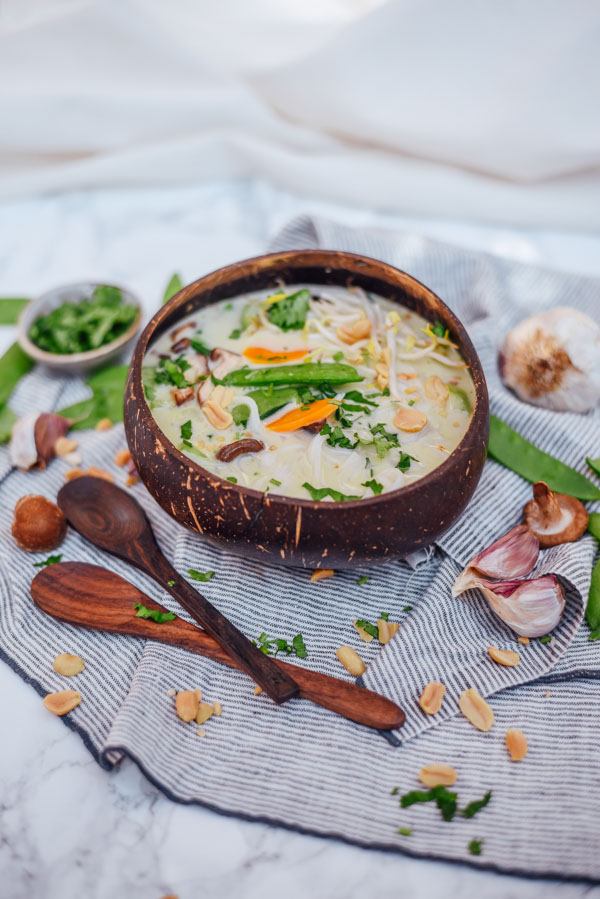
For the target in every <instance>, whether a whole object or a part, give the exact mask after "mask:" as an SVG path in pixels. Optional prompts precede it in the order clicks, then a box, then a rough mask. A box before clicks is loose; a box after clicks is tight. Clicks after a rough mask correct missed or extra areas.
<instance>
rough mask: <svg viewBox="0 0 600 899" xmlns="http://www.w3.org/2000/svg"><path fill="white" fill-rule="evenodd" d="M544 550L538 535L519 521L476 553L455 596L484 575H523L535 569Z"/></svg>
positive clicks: (502, 576)
mask: <svg viewBox="0 0 600 899" xmlns="http://www.w3.org/2000/svg"><path fill="white" fill-rule="evenodd" d="M539 552H540V544H539V541H538V539H537V537H536V536H535V535H534V534H532V533H531V531H530V530H529V528H528V527H527V525H525V524H518V525H516V527H514V528H511V529H510V531H508V533H506V534H504V536H502V537H500V538H499V539H498V540H496V541H495V543H492V545H491V546H488V547H487V549H483V550H482V551H481V552H480V553H478V554H477V555H476V556H474V557H473V558H472V559H471V561H470V562H469V563H468V565H467V567H466V568H465V570H464V571H463V572H461V574H459V576H458V577H457V579H456V581H455V582H454V586H453V588H452V595H453V596H458V595H459V594H460V593H464V591H465V590H469V589H471V587H472V586H473V580H474V579H475V580H477V579H478V577H479V576H480V575H485V576H486V577H495V578H500V579H506V578H515V577H522V576H523V575H525V574H529V572H530V571H532V569H533V566H534V565H535V563H536V562H537V558H538V555H539Z"/></svg>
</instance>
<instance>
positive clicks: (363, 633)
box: [311, 572, 373, 643]
mask: <svg viewBox="0 0 600 899" xmlns="http://www.w3.org/2000/svg"><path fill="white" fill-rule="evenodd" d="M315 574H316V572H315ZM311 581H312V578H311ZM357 621H358V618H355V619H354V627H355V628H356V630H357V631H358V636H359V637H360V639H361V640H363V642H365V643H370V642H371V641H372V640H373V634H368V633H367V632H366V630H365V629H364V627H360V626H359V625H358V624H357Z"/></svg>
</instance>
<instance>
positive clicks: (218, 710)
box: [213, 699, 223, 718]
mask: <svg viewBox="0 0 600 899" xmlns="http://www.w3.org/2000/svg"><path fill="white" fill-rule="evenodd" d="M213 709H214V710H215V715H216V716H217V718H220V717H221V715H222V714H223V706H222V705H221V703H220V702H219V701H218V700H217V699H215V701H214V702H213Z"/></svg>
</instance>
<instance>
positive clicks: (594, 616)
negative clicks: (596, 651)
mask: <svg viewBox="0 0 600 899" xmlns="http://www.w3.org/2000/svg"><path fill="white" fill-rule="evenodd" d="M585 617H586V621H587V623H588V624H589V626H590V628H591V631H592V633H591V634H590V636H589V639H590V640H599V639H600V559H599V560H598V561H597V562H596V564H595V566H594V570H593V571H592V580H591V582H590V592H589V595H588V601H587V606H586V609H585Z"/></svg>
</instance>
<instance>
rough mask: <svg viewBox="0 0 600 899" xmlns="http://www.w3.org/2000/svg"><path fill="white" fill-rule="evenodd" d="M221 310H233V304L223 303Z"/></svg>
mask: <svg viewBox="0 0 600 899" xmlns="http://www.w3.org/2000/svg"><path fill="white" fill-rule="evenodd" d="M223 309H227V311H228V312H229V311H230V310H231V309H233V303H225V305H224V306H223Z"/></svg>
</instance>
